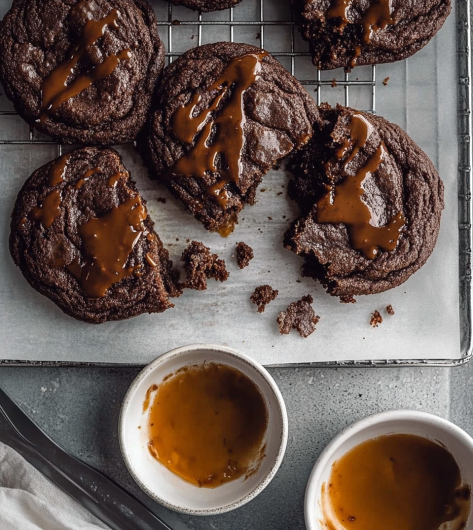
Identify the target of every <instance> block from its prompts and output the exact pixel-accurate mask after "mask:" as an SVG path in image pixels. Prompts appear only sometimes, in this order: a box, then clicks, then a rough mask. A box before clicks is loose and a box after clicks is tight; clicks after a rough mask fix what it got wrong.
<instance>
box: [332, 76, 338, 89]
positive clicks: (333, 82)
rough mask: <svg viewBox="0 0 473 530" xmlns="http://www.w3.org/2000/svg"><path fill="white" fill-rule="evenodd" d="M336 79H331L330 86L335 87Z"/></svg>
mask: <svg viewBox="0 0 473 530" xmlns="http://www.w3.org/2000/svg"><path fill="white" fill-rule="evenodd" d="M337 86H338V85H337V80H336V79H335V78H333V79H332V88H335V87H337Z"/></svg>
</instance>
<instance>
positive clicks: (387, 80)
mask: <svg viewBox="0 0 473 530" xmlns="http://www.w3.org/2000/svg"><path fill="white" fill-rule="evenodd" d="M389 79H390V78H389V77H385V78H384V81H383V85H384V86H388V83H389Z"/></svg>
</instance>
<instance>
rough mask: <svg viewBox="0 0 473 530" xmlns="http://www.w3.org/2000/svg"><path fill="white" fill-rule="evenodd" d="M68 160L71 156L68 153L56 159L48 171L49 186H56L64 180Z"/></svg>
mask: <svg viewBox="0 0 473 530" xmlns="http://www.w3.org/2000/svg"><path fill="white" fill-rule="evenodd" d="M69 158H71V154H70V153H68V154H66V155H63V156H61V157H59V158H58V159H56V160H55V161H54V162H53V165H52V166H51V169H50V170H49V185H50V186H57V185H58V184H59V183H60V182H62V181H63V180H64V177H65V175H66V170H67V165H68V164H69Z"/></svg>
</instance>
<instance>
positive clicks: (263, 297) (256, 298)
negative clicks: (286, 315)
mask: <svg viewBox="0 0 473 530" xmlns="http://www.w3.org/2000/svg"><path fill="white" fill-rule="evenodd" d="M278 294H279V291H277V290H276V289H273V288H272V287H271V285H260V286H259V287H257V288H256V289H255V292H254V293H253V294H252V295H251V296H250V300H251V301H252V302H253V303H254V304H256V305H257V306H258V313H264V310H265V307H266V305H267V304H269V302H272V301H273V300H274V299H275V298H276V296H277V295H278Z"/></svg>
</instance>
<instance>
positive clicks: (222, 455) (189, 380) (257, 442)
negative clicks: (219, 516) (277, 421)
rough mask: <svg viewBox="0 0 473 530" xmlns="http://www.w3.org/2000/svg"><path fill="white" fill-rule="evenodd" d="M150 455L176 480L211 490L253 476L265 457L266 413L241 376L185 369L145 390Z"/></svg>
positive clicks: (203, 367)
mask: <svg viewBox="0 0 473 530" xmlns="http://www.w3.org/2000/svg"><path fill="white" fill-rule="evenodd" d="M143 406H144V409H145V410H146V409H149V413H148V435H149V443H148V448H149V451H150V453H151V454H152V455H153V457H154V458H156V459H157V460H158V461H159V462H161V463H162V464H163V465H164V466H166V467H167V468H168V469H169V470H170V471H172V472H173V473H175V474H176V475H179V476H180V477H181V478H183V479H184V480H186V481H187V482H190V483H192V484H194V485H196V486H199V487H205V488H215V487H218V486H220V485H222V484H224V483H226V482H229V481H231V480H235V479H237V478H240V477H242V476H245V477H248V476H251V475H252V474H253V473H255V472H256V471H257V470H258V468H259V465H260V463H261V461H262V459H263V458H264V455H265V445H264V438H265V433H266V428H267V425H268V411H267V408H266V404H265V401H264V398H263V396H262V394H261V392H260V390H259V389H258V387H257V386H256V385H255V384H254V383H253V381H251V379H249V378H248V377H247V376H246V375H245V374H243V372H241V371H239V370H237V369H235V368H232V367H230V366H226V365H223V364H216V363H204V364H200V365H190V366H185V367H183V368H181V369H180V370H178V371H177V372H176V373H174V374H170V375H169V376H167V377H166V378H164V380H163V382H162V383H161V384H159V385H153V386H151V387H150V389H149V390H148V393H147V396H146V399H145V402H144V404H143Z"/></svg>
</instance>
